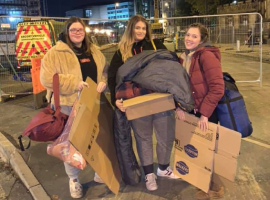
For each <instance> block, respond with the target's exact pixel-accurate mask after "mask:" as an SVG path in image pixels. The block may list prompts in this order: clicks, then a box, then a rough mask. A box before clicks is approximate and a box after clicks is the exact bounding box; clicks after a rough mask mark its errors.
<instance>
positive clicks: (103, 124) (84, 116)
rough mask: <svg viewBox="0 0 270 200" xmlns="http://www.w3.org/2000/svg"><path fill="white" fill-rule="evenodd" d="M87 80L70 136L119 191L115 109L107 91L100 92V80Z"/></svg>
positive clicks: (113, 187)
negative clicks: (106, 93) (95, 81)
mask: <svg viewBox="0 0 270 200" xmlns="http://www.w3.org/2000/svg"><path fill="white" fill-rule="evenodd" d="M86 82H87V83H88V84H89V88H84V89H83V91H82V93H81V96H80V99H79V106H78V111H77V116H76V118H75V120H74V122H73V125H72V128H71V131H70V135H69V140H70V142H71V143H72V144H73V145H74V146H75V147H76V148H77V149H78V150H79V151H80V152H81V153H82V155H83V157H84V158H85V159H86V161H87V162H88V163H89V164H90V165H91V167H92V168H93V169H94V171H95V172H97V173H98V174H99V176H100V177H101V178H102V180H103V181H104V182H105V184H106V185H107V186H108V187H109V189H110V190H111V191H112V192H113V193H115V194H117V193H118V191H119V188H120V181H121V173H120V170H119V165H118V160H117V157H116V151H115V147H114V138H113V132H112V131H113V124H112V123H113V120H112V118H113V110H112V107H111V106H110V104H109V102H108V100H107V99H106V97H105V95H103V94H101V95H100V94H98V93H97V92H96V87H97V86H96V83H94V82H93V81H92V80H91V79H90V78H87V80H86Z"/></svg>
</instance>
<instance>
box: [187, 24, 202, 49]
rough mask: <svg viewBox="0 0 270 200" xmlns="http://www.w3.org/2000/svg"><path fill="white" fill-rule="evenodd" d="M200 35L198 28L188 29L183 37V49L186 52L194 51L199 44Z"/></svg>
mask: <svg viewBox="0 0 270 200" xmlns="http://www.w3.org/2000/svg"><path fill="white" fill-rule="evenodd" d="M201 43H202V42H201V33H200V30H199V28H195V27H194V28H193V27H191V28H189V29H188V31H187V33H186V35H185V47H186V49H187V50H194V49H195V48H196V47H198V46H199V44H201Z"/></svg>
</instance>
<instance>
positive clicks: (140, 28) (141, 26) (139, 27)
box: [133, 21, 146, 42]
mask: <svg viewBox="0 0 270 200" xmlns="http://www.w3.org/2000/svg"><path fill="white" fill-rule="evenodd" d="M133 31H134V41H135V42H139V41H141V40H143V39H144V38H145V35H146V24H145V23H144V22H142V21H139V22H137V23H136V24H135V27H134V30H133Z"/></svg>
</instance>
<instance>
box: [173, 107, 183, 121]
mask: <svg viewBox="0 0 270 200" xmlns="http://www.w3.org/2000/svg"><path fill="white" fill-rule="evenodd" d="M175 112H176V114H177V117H178V119H180V120H182V121H184V120H185V112H184V111H183V110H182V109H180V108H176V111H175Z"/></svg>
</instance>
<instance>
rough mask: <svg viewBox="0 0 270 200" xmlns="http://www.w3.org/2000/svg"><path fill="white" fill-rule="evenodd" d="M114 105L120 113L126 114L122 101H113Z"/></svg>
mask: <svg viewBox="0 0 270 200" xmlns="http://www.w3.org/2000/svg"><path fill="white" fill-rule="evenodd" d="M115 105H116V106H117V108H118V109H119V110H121V111H122V112H126V108H125V107H124V106H123V100H116V101H115Z"/></svg>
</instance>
